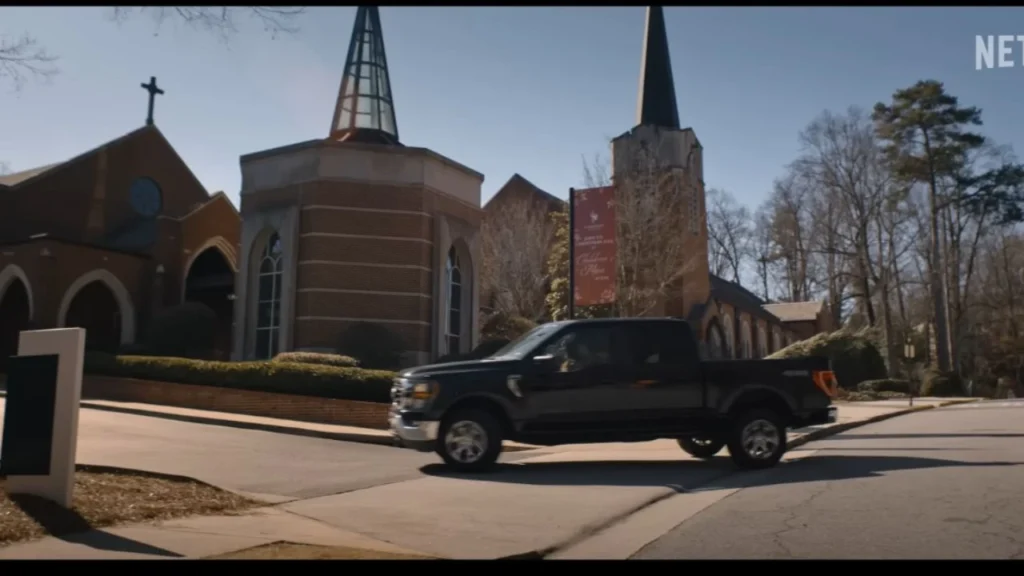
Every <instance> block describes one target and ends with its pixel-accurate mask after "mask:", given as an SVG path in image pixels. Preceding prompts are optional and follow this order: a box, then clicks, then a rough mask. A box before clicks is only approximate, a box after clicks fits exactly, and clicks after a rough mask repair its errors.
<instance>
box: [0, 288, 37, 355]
mask: <svg viewBox="0 0 1024 576" xmlns="http://www.w3.org/2000/svg"><path fill="white" fill-rule="evenodd" d="M31 317H32V307H31V298H30V297H29V289H28V286H26V285H25V283H24V282H23V281H22V280H21V279H20V278H12V279H11V280H10V281H9V282H8V283H7V285H6V287H5V286H3V285H2V284H0V372H5V371H6V370H7V359H8V358H9V357H11V356H14V355H15V354H17V353H18V334H19V333H20V332H21V331H22V330H27V329H28V327H29V322H30V321H31Z"/></svg>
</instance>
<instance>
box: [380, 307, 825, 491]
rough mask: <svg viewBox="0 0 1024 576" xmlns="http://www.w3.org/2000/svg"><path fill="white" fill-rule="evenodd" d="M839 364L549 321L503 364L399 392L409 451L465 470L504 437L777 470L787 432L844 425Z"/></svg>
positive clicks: (623, 322)
mask: <svg viewBox="0 0 1024 576" xmlns="http://www.w3.org/2000/svg"><path fill="white" fill-rule="evenodd" d="M836 388H837V383H836V381H835V377H834V376H833V374H832V372H831V371H830V370H829V361H828V359H827V358H799V359H791V360H723V361H702V360H701V359H700V355H699V353H698V349H697V344H696V342H695V340H694V338H693V334H692V332H691V330H690V326H689V325H688V324H687V323H686V322H685V321H683V320H674V319H646V318H644V319H621V318H617V319H603V320H576V321H566V322H553V323H550V324H542V325H540V326H538V327H536V328H534V329H533V330H531V331H530V332H528V333H526V334H524V335H523V336H522V337H520V338H518V339H517V340H515V341H513V342H511V343H510V344H508V345H507V346H505V347H504V348H502V349H501V350H499V351H498V352H496V353H495V354H493V355H492V356H490V357H488V358H484V359H483V360H476V361H471V362H451V363H446V364H434V365H430V366H421V367H418V368H412V369H409V370H405V371H403V372H402V373H401V374H400V375H399V376H398V377H397V378H396V379H395V384H394V387H393V388H392V390H391V396H392V405H391V411H390V417H389V422H390V426H391V431H392V433H393V435H394V436H395V439H396V441H397V443H399V444H401V445H402V446H405V447H409V448H414V449H417V450H421V451H436V452H437V453H438V454H439V455H440V456H441V458H442V459H443V460H444V461H445V463H446V464H448V465H449V466H452V467H454V468H457V469H459V470H463V471H477V470H482V469H485V468H488V467H490V466H491V465H493V464H494V463H495V462H496V461H497V459H498V456H499V454H500V453H501V447H502V441H503V440H514V441H517V442H523V443H527V444H536V445H545V446H552V445H558V444H578V443H590V442H642V441H647V440H654V439H658V438H674V439H676V440H678V442H679V445H680V447H681V448H682V449H683V450H685V451H686V452H688V453H690V454H691V455H693V456H696V457H698V458H711V457H713V456H714V455H715V454H717V453H718V452H719V451H720V450H721V449H722V448H723V447H725V446H728V447H729V453H730V455H731V456H732V459H733V461H734V462H735V463H736V464H737V465H738V466H739V467H741V468H766V467H770V466H774V465H775V464H776V463H777V462H778V461H779V459H780V458H781V457H782V455H783V453H784V452H785V451H786V431H787V429H789V428H800V427H804V426H809V425H813V424H823V423H827V422H834V421H835V419H836V408H835V407H834V406H832V402H831V399H832V397H833V396H834V395H835V392H836Z"/></svg>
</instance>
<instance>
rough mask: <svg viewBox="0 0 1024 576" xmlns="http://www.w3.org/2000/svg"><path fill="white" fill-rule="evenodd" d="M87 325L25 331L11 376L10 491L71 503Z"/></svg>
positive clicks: (6, 456) (0, 462)
mask: <svg viewBox="0 0 1024 576" xmlns="http://www.w3.org/2000/svg"><path fill="white" fill-rule="evenodd" d="M84 352H85V330H83V329H81V328H58V329H56V330H33V331H28V332H22V333H21V335H20V337H19V340H18V355H17V356H15V357H12V358H11V363H10V369H9V372H8V378H7V400H6V407H5V411H4V429H3V445H0V473H2V474H4V475H6V476H7V491H8V492H9V493H12V494H31V495H34V496H40V497H43V498H46V499H47V500H51V501H53V502H55V503H57V504H59V505H61V506H63V507H65V508H70V507H71V497H72V491H73V488H74V480H75V455H76V452H77V447H78V409H79V401H80V400H81V397H82V363H83V359H84V358H83V357H84Z"/></svg>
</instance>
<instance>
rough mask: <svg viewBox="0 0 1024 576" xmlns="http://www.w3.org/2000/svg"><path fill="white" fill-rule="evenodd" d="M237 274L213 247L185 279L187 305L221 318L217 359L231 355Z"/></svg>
mask: <svg viewBox="0 0 1024 576" xmlns="http://www.w3.org/2000/svg"><path fill="white" fill-rule="evenodd" d="M234 290H235V272H234V270H233V269H232V268H231V264H230V263H229V262H228V260H227V258H225V257H224V254H223V253H222V252H221V251H220V250H219V249H217V248H214V247H210V248H207V249H205V250H203V251H202V252H200V253H199V255H198V256H196V258H195V259H194V260H193V261H192V264H191V266H189V268H188V273H187V276H186V277H185V295H184V296H185V297H184V301H185V302H198V303H201V304H204V305H206V306H208V307H209V308H210V309H211V310H213V311H214V313H215V314H217V334H216V337H215V347H216V350H214V357H216V358H218V359H225V360H226V359H227V358H228V357H229V356H230V354H231V331H232V329H231V326H232V321H233V315H234V302H233V301H232V299H233V296H232V295H233V294H234Z"/></svg>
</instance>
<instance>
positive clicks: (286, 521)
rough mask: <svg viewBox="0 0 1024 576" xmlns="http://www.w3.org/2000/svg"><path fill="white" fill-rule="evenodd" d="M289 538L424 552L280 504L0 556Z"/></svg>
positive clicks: (189, 548) (208, 550) (244, 545)
mask: <svg viewBox="0 0 1024 576" xmlns="http://www.w3.org/2000/svg"><path fill="white" fill-rule="evenodd" d="M273 542H291V543H295V544H312V545H316V546H344V547H348V548H357V549H361V550H372V551H377V552H382V553H385V554H387V553H390V554H405V555H426V554H423V553H421V552H416V551H412V550H407V549H404V548H400V547H398V546H395V545H393V544H390V543H388V542H384V541H381V540H375V539H373V538H368V537H366V536H363V535H361V534H357V533H355V532H350V531H347V530H341V529H338V528H334V527H331V526H329V525H327V524H324V523H322V522H318V521H316V520H312V519H310V518H305V517H302V516H299V515H297V514H292V513H289V512H286V511H284V510H280V509H277V508H260V509H256V510H254V511H251V512H248V513H245V514H239V515H233V516H195V517H191V518H182V519H178V520H168V521H164V522H159V523H152V524H149V523H147V524H134V525H129V526H119V527H115V528H107V529H104V530H93V531H90V532H86V533H82V534H76V535H70V536H65V537H63V538H56V537H53V536H50V537H47V538H43V539H41V540H36V541H34V542H26V543H22V544H13V545H10V546H7V547H4V548H0V560H14V559H20V560H95V559H108V560H137V559H147V560H175V559H185V558H206V557H209V556H219V555H222V554H227V553H229V552H235V551H238V550H244V549H248V548H253V547H255V546H262V545H265V544H270V543H273Z"/></svg>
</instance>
